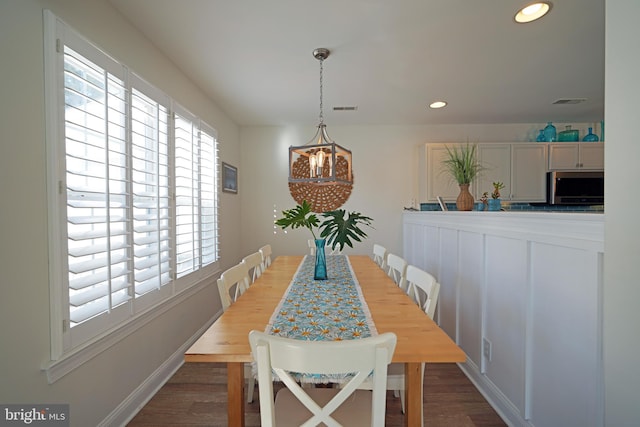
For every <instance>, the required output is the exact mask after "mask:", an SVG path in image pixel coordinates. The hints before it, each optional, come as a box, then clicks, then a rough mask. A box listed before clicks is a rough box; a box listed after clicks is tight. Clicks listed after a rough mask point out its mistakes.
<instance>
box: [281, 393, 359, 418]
mask: <svg viewBox="0 0 640 427" xmlns="http://www.w3.org/2000/svg"><path fill="white" fill-rule="evenodd" d="M305 391H306V392H307V394H308V395H309V396H310V397H311V398H312V399H313V400H314V401H316V402H317V403H318V404H319V405H320V406H324V405H326V404H327V403H328V402H329V401H330V400H331V398H332V397H333V396H335V395H336V394H337V393H338V392H339V391H340V389H337V388H311V389H305ZM275 407H276V425H277V426H278V427H281V426H285V427H286V426H296V427H298V426H300V425H302V424H303V423H304V422H305V421H307V420H308V419H309V417H311V412H309V410H308V409H307V408H305V406H304V405H303V404H302V403H300V401H299V400H298V398H296V397H295V395H294V394H293V393H291V391H290V390H289V389H287V388H284V389H282V390H280V391H278V393H277V394H276V401H275ZM332 417H333V418H334V419H335V420H336V421H338V422H339V423H340V424H342V425H343V426H345V427H346V426H348V427H359V426H366V427H370V426H371V391H368V390H356V391H355V392H354V393H353V394H352V395H351V396H349V398H347V401H346V402H345V403H343V404H342V405H341V406H340V407H339V408H338V409H337V410H336V411H335V412H334V413H333V414H332Z"/></svg>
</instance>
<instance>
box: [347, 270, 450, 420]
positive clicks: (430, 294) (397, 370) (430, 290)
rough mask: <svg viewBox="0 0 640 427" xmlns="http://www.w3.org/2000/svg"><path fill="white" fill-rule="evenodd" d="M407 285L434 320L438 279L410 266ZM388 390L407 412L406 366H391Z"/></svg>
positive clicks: (411, 294) (418, 302)
mask: <svg viewBox="0 0 640 427" xmlns="http://www.w3.org/2000/svg"><path fill="white" fill-rule="evenodd" d="M405 280H406V284H407V292H408V294H409V297H410V298H411V299H413V300H414V302H415V303H416V304H417V305H418V306H419V307H420V308H421V309H422V310H423V311H424V312H425V314H426V315H427V316H429V318H430V319H432V320H433V314H434V313H435V310H436V305H437V304H438V295H439V293H440V284H439V283H438V282H437V281H436V279H435V278H434V277H433V276H432V275H431V274H429V273H427V272H426V271H424V270H422V269H420V268H418V267H416V266H414V265H408V266H407V268H406V277H405ZM424 369H425V364H424V363H423V364H422V373H421V376H420V390H422V387H423V385H424ZM371 387H372V384H371V382H370V381H368V380H367V381H365V382H363V383H362V385H361V386H360V388H362V389H366V390H370V389H371ZM387 390H393V392H394V395H395V396H396V397H398V396H399V397H400V401H401V407H402V412H403V413H404V412H405V392H404V390H405V376H404V364H403V363H392V364H390V365H389V369H388V372H387ZM421 418H422V425H424V414H422V415H421Z"/></svg>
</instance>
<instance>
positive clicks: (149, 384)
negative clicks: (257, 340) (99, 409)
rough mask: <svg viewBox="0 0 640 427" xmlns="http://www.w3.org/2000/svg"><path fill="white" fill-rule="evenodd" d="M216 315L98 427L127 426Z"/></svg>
mask: <svg viewBox="0 0 640 427" xmlns="http://www.w3.org/2000/svg"><path fill="white" fill-rule="evenodd" d="M221 314H222V311H220V312H218V313H216V314H215V315H214V316H213V317H212V318H211V319H209V321H208V322H207V323H206V324H205V325H203V326H202V327H201V328H200V329H198V331H197V332H196V333H195V334H193V336H191V338H189V340H187V342H185V343H184V344H183V345H181V346H180V347H179V348H178V349H177V350H176V351H175V352H174V353H173V354H172V355H171V357H169V359H167V360H166V361H165V362H164V363H163V364H162V365H160V366H159V367H158V369H156V370H155V371H154V372H153V373H152V374H151V375H150V376H149V377H148V378H147V379H146V380H144V381H143V382H142V384H140V385H139V386H138V387H136V389H135V390H133V392H132V393H131V394H130V395H129V396H127V398H126V399H125V400H123V401H122V402H121V403H120V404H119V405H118V406H117V407H116V408H115V409H114V410H113V411H111V413H110V414H109V415H108V416H107V417H106V418H105V419H104V420H102V422H100V423H99V424H98V427H112V426H126V425H127V423H128V422H129V421H131V420H132V419H133V417H135V416H136V414H137V413H138V412H139V411H140V410H141V409H142V408H143V407H144V405H146V404H147V403H148V402H149V400H151V398H152V397H153V396H154V395H155V394H156V393H157V392H158V390H160V388H162V386H163V385H164V384H165V383H166V382H167V381H168V380H169V378H171V377H172V376H173V374H175V373H176V371H177V370H178V369H180V367H181V366H182V364H183V363H184V353H185V352H186V351H187V350H188V349H189V347H191V345H192V344H193V343H194V342H195V341H196V340H197V339H198V338H199V337H200V336H201V335H202V334H203V333H204V332H205V331H206V330H207V329H208V328H209V326H211V325H212V324H213V322H215V320H216V319H217V318H218V317H220V315H221Z"/></svg>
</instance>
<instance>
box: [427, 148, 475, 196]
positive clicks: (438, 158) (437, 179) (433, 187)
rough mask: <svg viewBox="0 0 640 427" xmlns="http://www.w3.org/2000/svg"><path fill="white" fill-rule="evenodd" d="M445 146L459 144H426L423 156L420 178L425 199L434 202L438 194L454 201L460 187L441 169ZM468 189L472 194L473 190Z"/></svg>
mask: <svg viewBox="0 0 640 427" xmlns="http://www.w3.org/2000/svg"><path fill="white" fill-rule="evenodd" d="M447 146H448V147H450V148H451V149H453V147H456V146H459V144H427V150H426V157H425V165H426V167H425V174H424V176H423V177H422V180H423V181H425V182H424V183H423V184H426V201H427V202H436V201H437V200H438V196H442V198H443V199H444V200H445V201H447V202H454V201H455V200H456V199H457V198H458V194H460V187H459V186H458V184H457V183H456V182H455V180H454V179H453V177H451V175H449V174H448V173H447V172H445V171H444V170H443V167H442V161H443V160H445V159H446V158H447ZM469 191H471V193H472V194H473V190H472V189H471V188H470V189H469Z"/></svg>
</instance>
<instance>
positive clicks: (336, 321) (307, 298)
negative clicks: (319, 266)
mask: <svg viewBox="0 0 640 427" xmlns="http://www.w3.org/2000/svg"><path fill="white" fill-rule="evenodd" d="M314 268H315V258H314V257H313V256H312V255H307V256H305V257H304V260H303V261H302V263H301V264H300V267H298V270H297V271H296V274H295V275H294V276H293V280H292V281H291V284H290V285H289V287H288V288H287V290H286V292H285V293H284V296H283V298H282V301H280V303H279V304H278V306H277V307H276V310H275V311H274V313H273V316H272V317H271V319H270V321H269V325H267V328H266V332H267V333H270V334H272V335H279V336H283V337H287V338H294V339H300V340H310V341H311V340H313V341H317V340H324V341H327V340H333V341H340V340H350V339H357V338H365V337H369V336H373V335H377V331H376V328H375V325H374V323H373V319H372V318H371V314H370V312H369V307H368V306H367V303H366V302H365V300H364V297H363V296H362V290H361V288H360V285H359V284H358V281H357V279H356V276H355V274H354V273H353V269H352V268H351V264H350V263H349V259H348V258H347V257H346V256H345V255H328V256H327V272H328V276H329V277H328V279H327V280H314V279H313V272H314Z"/></svg>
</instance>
